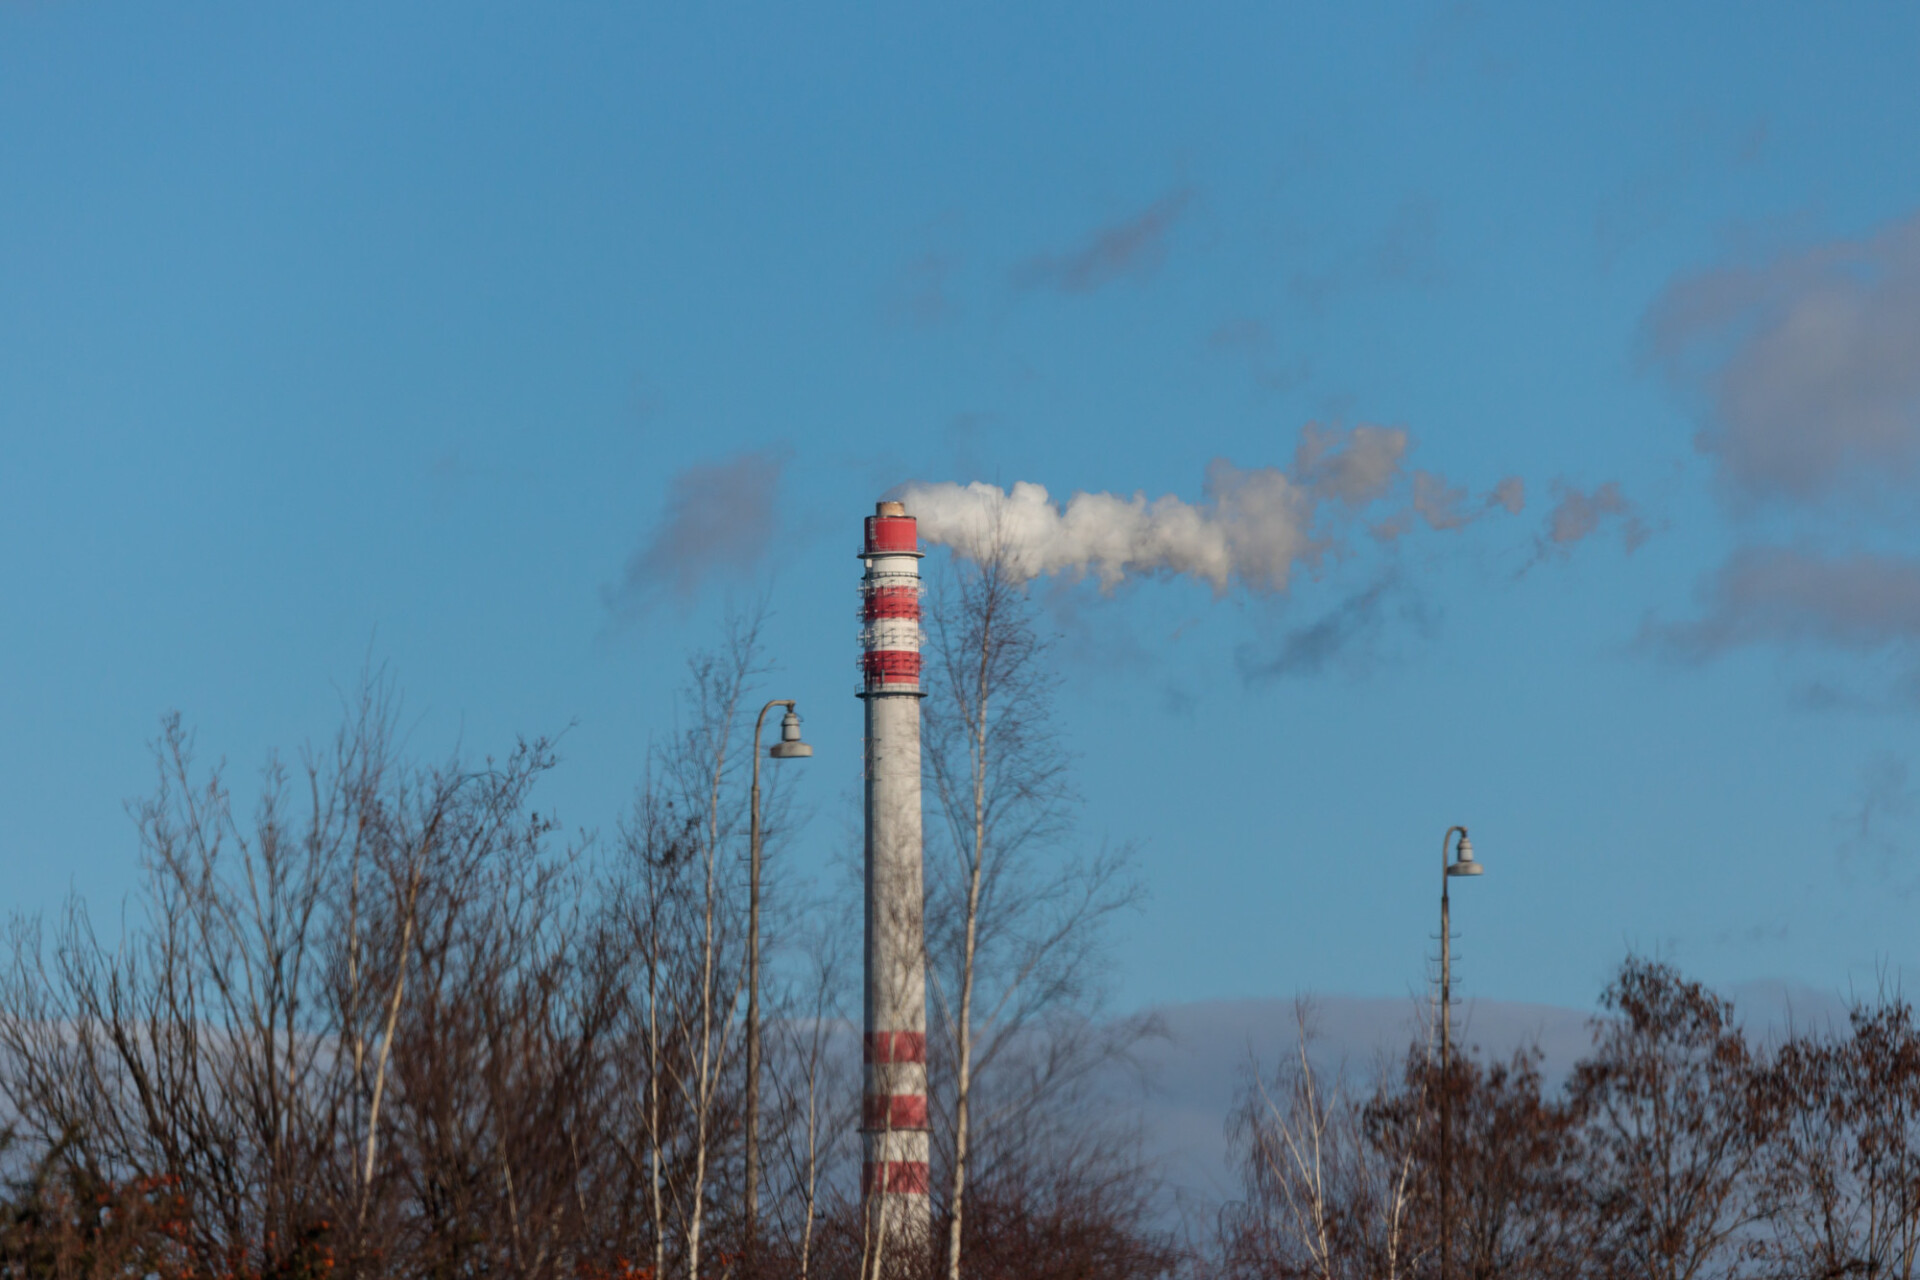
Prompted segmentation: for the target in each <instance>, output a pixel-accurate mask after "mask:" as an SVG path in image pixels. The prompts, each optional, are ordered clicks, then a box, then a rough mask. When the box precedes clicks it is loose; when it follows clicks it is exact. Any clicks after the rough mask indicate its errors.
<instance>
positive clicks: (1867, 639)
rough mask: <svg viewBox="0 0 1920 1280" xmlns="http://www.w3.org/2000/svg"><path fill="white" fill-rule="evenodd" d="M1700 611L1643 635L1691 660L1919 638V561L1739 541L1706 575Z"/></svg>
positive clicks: (1870, 646)
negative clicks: (1749, 648) (1758, 647)
mask: <svg viewBox="0 0 1920 1280" xmlns="http://www.w3.org/2000/svg"><path fill="white" fill-rule="evenodd" d="M1701 594H1702V596H1703V601H1702V604H1703V608H1702V611H1701V613H1700V615H1699V616H1698V617H1696V618H1693V619H1691V620H1688V621H1685V622H1677V623H1653V624H1650V625H1649V626H1648V628H1647V631H1646V635H1645V638H1646V639H1647V640H1649V641H1651V642H1653V643H1654V644H1655V645H1657V646H1658V647H1659V648H1660V649H1662V650H1663V651H1665V652H1667V653H1669V654H1672V655H1674V656H1677V657H1681V658H1686V659H1689V660H1694V661H1698V660H1701V659H1704V658H1709V657H1713V656H1715V655H1717V654H1720V653H1723V652H1725V651H1726V650H1729V649H1734V648H1738V647H1741V646H1743V645H1753V644H1761V643H1772V644H1781V645H1795V644H1805V643H1813V644H1819V645H1824V646H1828V647H1835V648H1841V649H1851V650H1856V651H1868V650H1875V649H1883V648H1886V647H1888V646H1890V645H1892V644H1895V643H1896V642H1911V641H1914V640H1920V560H1914V559H1910V558H1907V557H1902V556H1879V555H1868V554H1865V553H1856V554H1852V555H1845V556H1827V555H1820V554H1818V553H1815V552H1811V551H1804V550H1797V549H1792V548H1787V547H1747V548H1743V549H1742V550H1740V551H1737V552H1735V553H1734V555H1733V556H1732V557H1730V558H1729V559H1728V560H1727V562H1726V563H1725V564H1723V565H1721V566H1720V568H1719V569H1718V570H1716V571H1715V572H1714V574H1713V575H1712V576H1711V577H1709V578H1708V579H1707V581H1706V583H1705V584H1704V587H1703V589H1702V592H1701Z"/></svg>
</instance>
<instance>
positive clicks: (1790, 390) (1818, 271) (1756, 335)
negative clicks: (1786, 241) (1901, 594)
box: [1643, 214, 1920, 502]
mask: <svg viewBox="0 0 1920 1280" xmlns="http://www.w3.org/2000/svg"><path fill="white" fill-rule="evenodd" d="M1643 341H1644V344H1645V355H1646V358H1647V360H1648V361H1649V362H1650V363H1651V364H1652V365H1653V366H1654V367H1656V368H1658V369H1659V370H1660V371H1661V373H1662V374H1663V375H1664V376H1665V378H1666V379H1667V381H1668V382H1669V384H1670V385H1672V386H1673V387H1674V388H1675V389H1676V390H1677V391H1679V392H1680V393H1681V394H1682V395H1683V396H1684V397H1686V398H1687V399H1688V400H1689V401H1690V402H1692V403H1693V404H1694V405H1695V407H1696V411H1697V413H1698V415H1699V418H1700V426H1699V430H1698V434H1697V435H1696V436H1695V443H1696V445H1697V446H1698V447H1699V448H1700V449H1701V450H1702V451H1703V452H1705V453H1707V454H1708V455H1709V456H1711V457H1712V458H1713V459H1714V462H1715V464H1716V466H1717V469H1718V471H1719V474H1720V476H1721V478H1722V480H1723V481H1724V483H1725V484H1726V485H1727V487H1728V489H1729V491H1730V493H1731V494H1732V495H1733V496H1735V497H1736V498H1739V499H1745V500H1781V501H1787V502H1808V501H1814V500H1818V499H1822V498H1827V497H1830V496H1833V495H1836V494H1841V495H1844V494H1846V493H1849V492H1859V491H1866V492H1870V491H1873V490H1875V489H1879V488H1881V487H1883V486H1884V485H1885V484H1886V483H1887V482H1888V481H1893V482H1896V483H1904V482H1910V481H1912V480H1913V479H1914V477H1915V471H1916V467H1917V466H1920V214H1916V215H1912V216H1909V217H1907V218H1906V219H1904V220H1902V221H1898V222H1894V223H1890V224H1888V225H1887V226H1885V227H1883V228H1881V229H1880V230H1879V231H1876V232H1874V233H1873V234H1871V235H1868V236H1865V237H1863V238H1859V239H1843V240H1835V241H1831V242H1828V243H1825V244H1820V245H1815V246H1813V247H1812V248H1807V249H1801V250H1797V251H1793V252H1787V253H1780V254H1777V255H1775V256H1774V257H1772V258H1771V259H1770V260H1767V261H1764V262H1761V263H1758V264H1752V265H1727V266H1720V267H1715V268H1712V269H1709V270H1706V271H1702V272H1697V273H1695V274H1692V275H1688V276H1684V277H1680V278H1677V279H1675V280H1674V281H1673V282H1671V283H1670V284H1669V285H1668V286H1667V287H1666V289H1665V290H1664V291H1663V292H1662V293H1661V295H1660V297H1659V298H1658V300H1656V301H1655V303H1654V304H1653V306H1652V307H1651V308H1650V309H1649V310H1648V312H1647V315H1646V318H1645V321H1644V324H1643Z"/></svg>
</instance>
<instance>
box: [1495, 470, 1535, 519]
mask: <svg viewBox="0 0 1920 1280" xmlns="http://www.w3.org/2000/svg"><path fill="white" fill-rule="evenodd" d="M1526 505H1527V482H1526V481H1524V480H1522V479H1521V478H1520V477H1519V476H1508V477H1507V478H1506V479H1504V480H1502V481H1501V482H1500V483H1499V484H1496V485H1495V486H1493V492H1491V493H1489V494H1488V495H1487V507H1488V509H1489V510H1491V509H1492V508H1494V507H1499V508H1501V509H1502V510H1504V511H1505V512H1506V513H1507V514H1508V515H1510V516H1517V515H1519V514H1520V512H1521V511H1522V510H1524V509H1525V508H1526Z"/></svg>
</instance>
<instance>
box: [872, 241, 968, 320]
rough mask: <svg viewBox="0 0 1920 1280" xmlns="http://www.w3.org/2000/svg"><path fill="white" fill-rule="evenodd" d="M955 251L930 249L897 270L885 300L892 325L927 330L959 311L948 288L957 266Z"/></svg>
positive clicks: (949, 318) (957, 256)
mask: <svg viewBox="0 0 1920 1280" xmlns="http://www.w3.org/2000/svg"><path fill="white" fill-rule="evenodd" d="M959 266H960V258H959V255H958V254H953V253H942V252H939V251H937V250H929V251H927V252H926V253H923V254H920V255H919V256H918V257H916V258H914V259H913V260H911V261H910V262H908V263H907V264H906V265H905V266H903V267H902V268H901V269H900V272H899V275H898V277H897V278H896V279H895V280H894V282H893V285H892V288H891V289H890V290H889V291H888V295H887V299H886V312H887V318H888V319H889V320H891V321H893V322H894V323H895V324H901V325H907V326H910V327H913V328H919V329H930V328H933V327H934V326H936V325H940V324H944V323H946V322H947V321H949V320H952V319H953V318H954V317H955V316H956V315H957V314H958V313H959V305H958V303H956V302H955V301H954V298H953V294H952V291H951V288H950V282H951V281H952V279H953V275H954V272H955V271H957V270H958V269H959Z"/></svg>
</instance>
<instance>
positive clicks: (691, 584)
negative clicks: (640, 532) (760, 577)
mask: <svg viewBox="0 0 1920 1280" xmlns="http://www.w3.org/2000/svg"><path fill="white" fill-rule="evenodd" d="M786 463H787V454H786V452H785V451H784V450H761V451H757V452H753V453H743V454H740V455H738V456H737V457H733V458H729V459H727V460H725V461H722V462H709V463H701V464H699V465H696V466H691V467H688V468H687V469H686V470H684V471H682V472H680V473H679V474H678V475H676V476H674V477H673V479H672V480H670V481H669V482H668V484H667V498H666V508H665V511H664V513H663V514H662V515H661V517H660V519H659V521H658V522H657V523H656V524H655V525H654V527H653V529H652V531H651V532H650V533H649V534H648V535H647V538H646V541H645V542H644V543H642V544H641V546H640V548H639V549H638V550H637V551H635V552H634V553H633V554H632V555H631V556H630V557H629V558H628V560H627V564H626V570H625V572H624V573H623V574H622V575H621V579H620V582H619V584H618V585H617V586H614V587H610V588H608V589H607V591H606V592H605V597H606V602H607V606H608V608H610V609H611V610H613V611H614V612H615V613H616V614H619V615H623V616H633V615H638V614H644V613H646V612H647V611H649V610H650V609H652V608H654V607H655V606H656V605H658V604H660V603H661V602H663V601H665V600H674V601H676V602H678V603H681V604H683V605H684V604H686V603H688V602H690V601H692V600H693V598H694V597H695V596H697V595H698V594H699V592H700V589H701V587H702V586H704V585H705V584H706V582H707V580H708V579H709V578H711V577H713V576H714V575H716V574H720V573H741V572H751V571H753V570H754V569H755V568H757V567H758V566H759V565H760V563H761V562H762V561H763V560H764V559H765V558H766V555H767V552H768V550H769V549H770V548H771V546H772V545H773V540H774V536H775V535H776V533H777V532H778V522H777V518H776V514H775V513H776V511H777V510H778V500H779V494H780V479H781V473H782V472H783V471H784V470H785V468H786Z"/></svg>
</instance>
